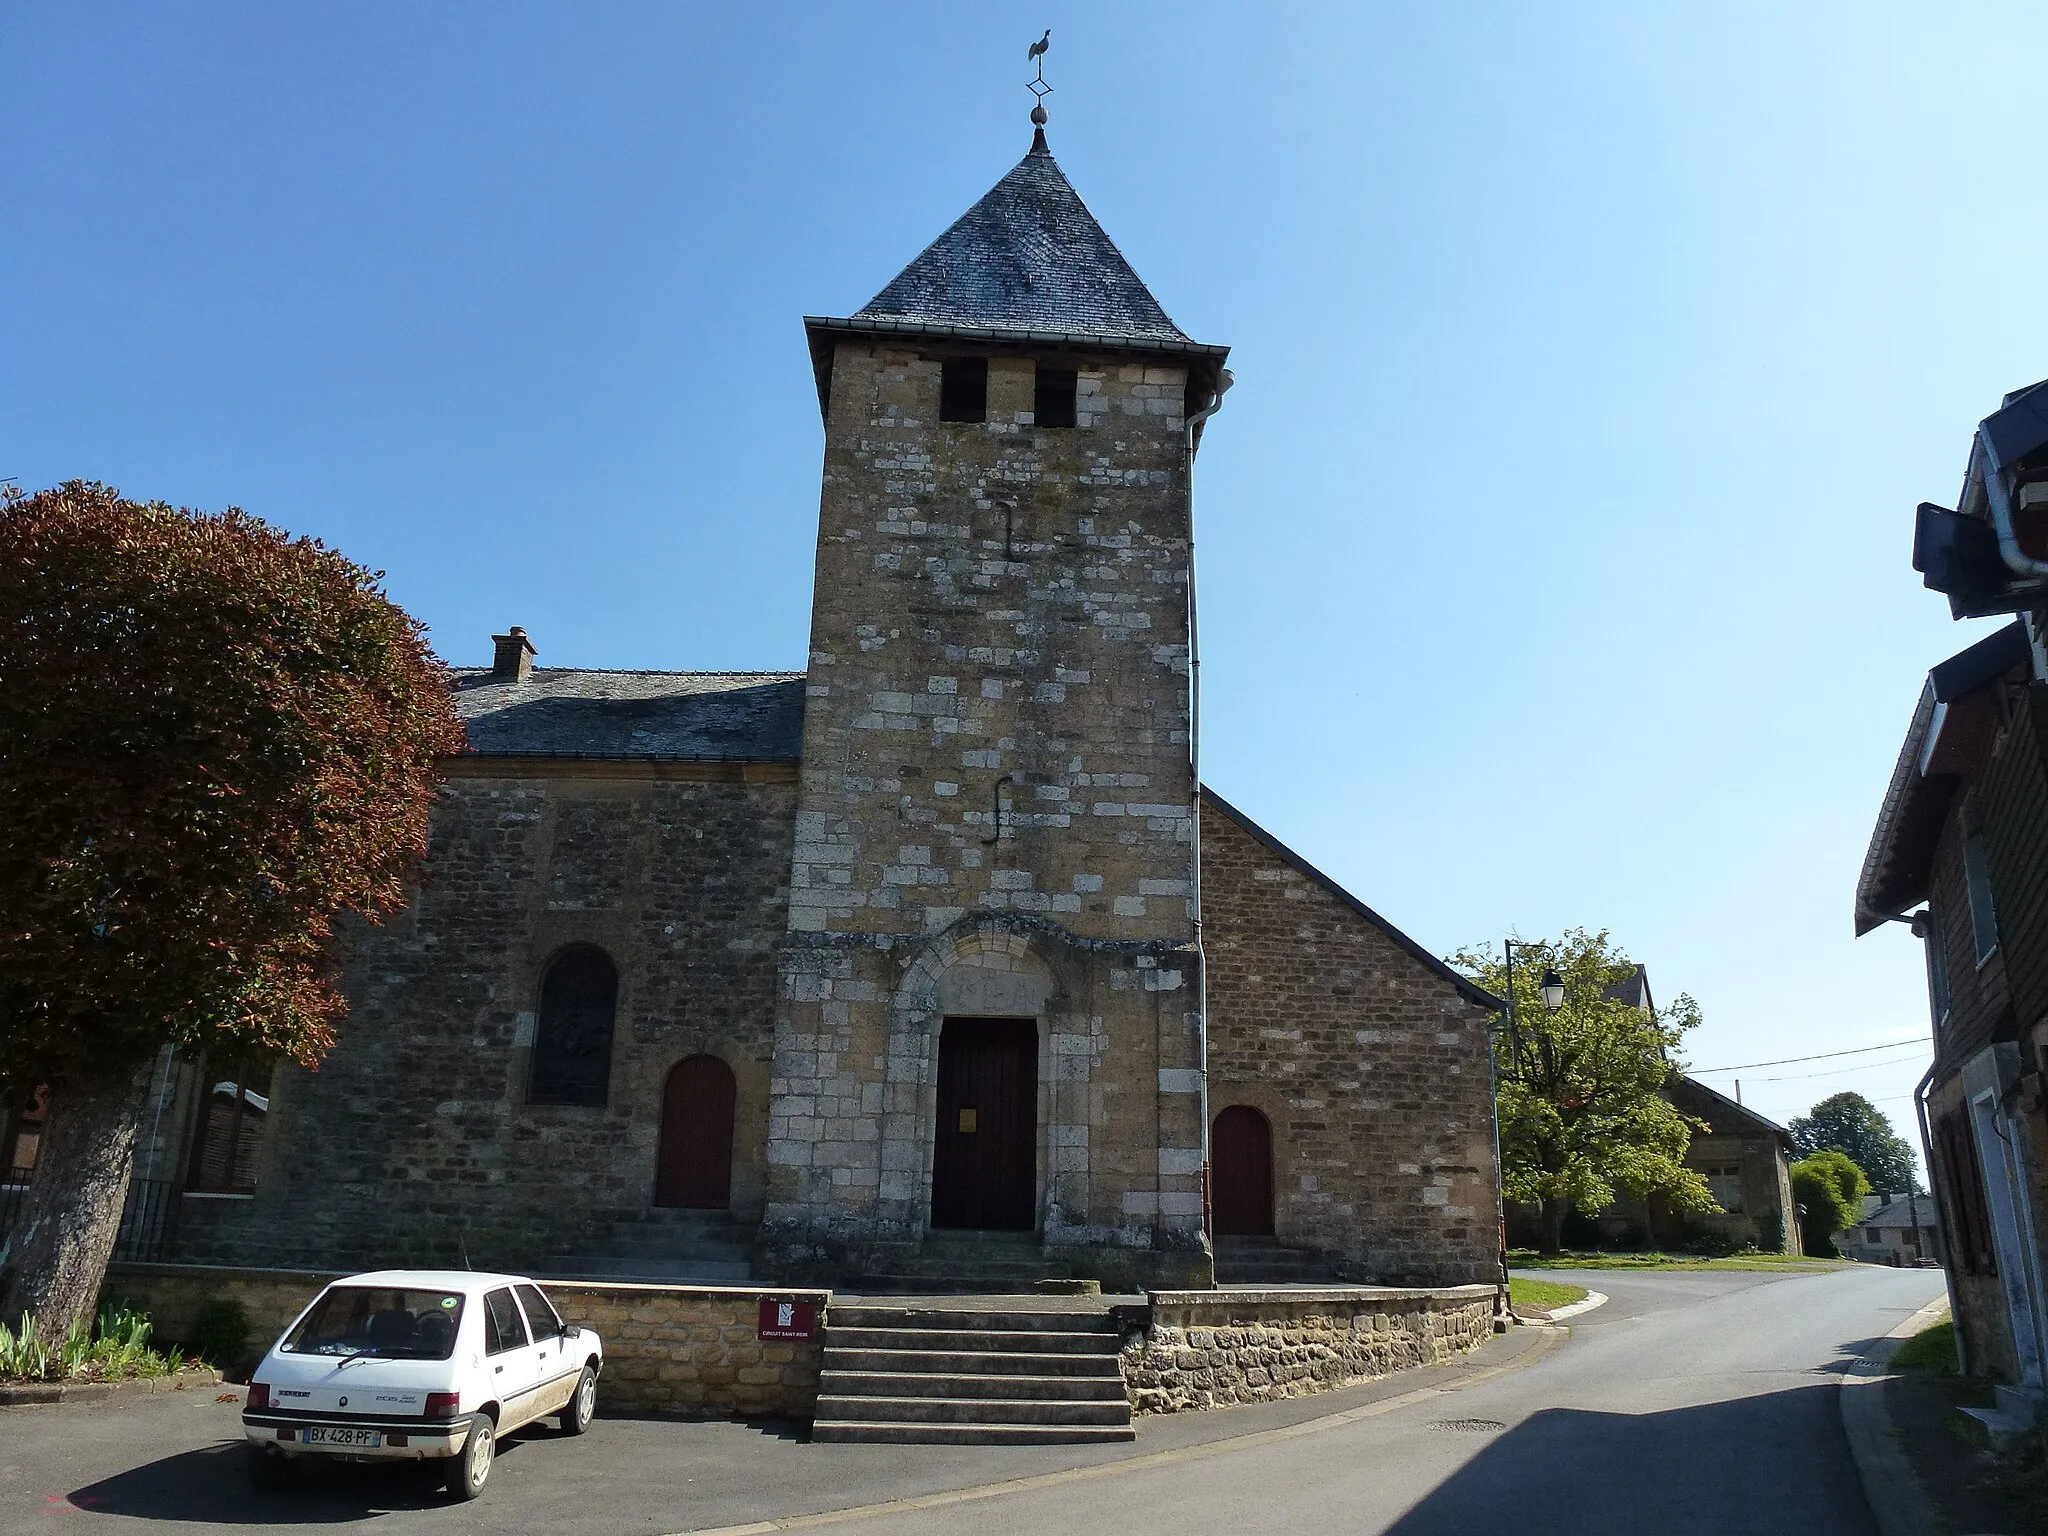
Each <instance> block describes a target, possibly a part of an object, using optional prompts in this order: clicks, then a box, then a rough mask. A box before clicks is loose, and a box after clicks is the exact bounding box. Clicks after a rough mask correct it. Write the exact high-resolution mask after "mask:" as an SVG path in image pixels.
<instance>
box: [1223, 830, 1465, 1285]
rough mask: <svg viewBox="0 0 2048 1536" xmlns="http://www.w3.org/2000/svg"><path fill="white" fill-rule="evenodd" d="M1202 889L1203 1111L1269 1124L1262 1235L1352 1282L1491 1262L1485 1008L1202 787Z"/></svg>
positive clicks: (1453, 1273) (1442, 1281)
mask: <svg viewBox="0 0 2048 1536" xmlns="http://www.w3.org/2000/svg"><path fill="white" fill-rule="evenodd" d="M1202 889H1203V928H1204V948H1205V950H1206V953H1207V955H1208V962H1209V1014H1210V1024H1209V1113H1210V1114H1211V1115H1212V1116H1213V1115H1216V1114H1218V1113H1220V1112H1221V1111H1222V1110H1224V1109H1225V1108H1227V1107H1229V1106H1230V1105H1233V1104H1245V1105H1249V1106H1250V1107H1251V1108H1254V1109H1257V1110H1259V1111H1260V1112H1261V1113H1263V1114H1264V1115H1265V1116H1266V1118H1267V1120H1268V1121H1269V1122H1270V1123H1271V1125H1272V1128H1273V1165H1274V1166H1273V1183H1274V1220H1275V1231H1276V1235H1277V1236H1278V1237H1279V1238H1280V1239H1281V1240H1282V1241H1283V1242H1290V1243H1294V1244H1298V1245H1301V1246H1305V1247H1312V1248H1317V1249H1320V1250H1323V1251H1324V1252H1326V1253H1328V1254H1329V1255H1331V1256H1332V1258H1333V1259H1334V1260H1335V1261H1336V1262H1337V1265H1338V1270H1339V1273H1340V1274H1342V1275H1343V1276H1344V1277H1345V1278H1346V1279H1350V1280H1360V1281H1375V1282H1382V1283H1388V1284H1421V1285H1456V1284H1462V1283H1465V1282H1468V1281H1474V1280H1479V1279H1483V1278H1486V1277H1487V1276H1489V1275H1490V1274H1491V1273H1492V1270H1493V1265H1494V1262H1495V1241H1496V1240H1495V1210H1496V1205H1495V1184H1494V1162H1493V1103H1492V1092H1491V1078H1490V1075H1489V1070H1488V1061H1487V1038H1486V1019H1487V1015H1486V1012H1485V1011H1484V1009H1483V1008H1481V1007H1480V1006H1479V1005H1478V1004H1476V1003H1474V1002H1472V1001H1470V1000H1468V999H1467V998H1466V997H1465V996H1464V995H1462V994H1461V993H1460V992H1459V990H1458V988H1457V987H1456V986H1455V985H1454V984H1453V983H1452V982H1451V981H1450V980H1448V979H1447V978H1446V977H1445V976H1444V975H1443V974H1442V973H1441V971H1440V970H1439V969H1436V968H1433V967H1432V966H1430V965H1429V964H1428V963H1426V962H1425V961H1423V960H1422V959H1420V958H1418V957H1417V956H1416V955H1415V954H1413V953H1411V952H1410V951H1409V950H1407V949H1405V948H1403V947H1402V945H1401V944H1400V943H1399V942H1398V941H1397V940H1396V939H1395V938H1394V937H1393V936H1392V932H1391V930H1390V929H1389V928H1388V927H1387V926H1386V925H1385V924H1383V923H1382V922H1380V921H1379V920H1378V919H1376V918H1374V917H1372V916H1370V915H1369V914H1367V913H1365V912H1361V910H1360V909H1359V907H1358V905H1357V904H1356V903H1355V902H1353V901H1352V900H1350V899H1349V898H1348V897H1346V896H1345V895H1344V893H1343V892H1342V891H1341V890H1340V889H1338V888H1337V887H1335V886H1333V885H1332V884H1330V883H1329V882H1328V881H1327V880H1325V879H1323V878H1322V877H1321V876H1319V875H1317V874H1316V873H1315V872H1314V871H1313V870H1311V869H1309V868H1308V867H1307V866H1305V865H1304V864H1302V863H1301V862H1300V861H1299V860H1298V859H1296V858H1295V857H1293V856H1292V855H1290V854H1288V853H1287V852H1286V851H1285V850H1284V849H1281V848H1280V847H1279V845H1277V844H1275V843H1273V842H1272V841H1271V840H1270V839H1268V838H1266V837H1265V836H1264V835H1263V834H1261V833H1259V832H1257V831H1256V830H1255V829H1253V828H1252V827H1251V826H1250V825H1249V824H1248V823H1247V822H1246V821H1244V820H1243V819H1242V818H1241V817H1240V815H1239V813H1237V812H1236V811H1234V810H1232V809H1231V808H1230V807H1228V806H1226V805H1225V804H1223V802H1222V801H1221V800H1220V799H1218V798H1217V797H1215V796H1213V795H1211V796H1209V797H1207V799H1206V801H1205V811H1204V815H1203V817H1202Z"/></svg>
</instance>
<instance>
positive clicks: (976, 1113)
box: [960, 1109, 981, 1136]
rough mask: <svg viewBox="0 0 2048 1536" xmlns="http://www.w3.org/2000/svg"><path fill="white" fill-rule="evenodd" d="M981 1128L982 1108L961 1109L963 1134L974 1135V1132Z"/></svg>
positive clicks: (961, 1132)
mask: <svg viewBox="0 0 2048 1536" xmlns="http://www.w3.org/2000/svg"><path fill="white" fill-rule="evenodd" d="M980 1129H981V1111H980V1110H978V1109H963V1110H961V1111H960V1134H961V1135H962V1136H971V1135H973V1134H974V1133H975V1132H976V1131H978V1130H980Z"/></svg>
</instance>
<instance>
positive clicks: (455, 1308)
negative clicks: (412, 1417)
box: [279, 1285, 462, 1360]
mask: <svg viewBox="0 0 2048 1536" xmlns="http://www.w3.org/2000/svg"><path fill="white" fill-rule="evenodd" d="M461 1325H462V1297H461V1296H460V1295H459V1294H457V1293H455V1292H452V1291H410V1290H398V1289H393V1288H390V1287H386V1286H367V1285H335V1286H330V1287H328V1289H327V1293H326V1294H325V1295H323V1296H322V1297H321V1298H320V1299H319V1300H318V1301H317V1302H315V1303H314V1304H313V1310H312V1311H310V1312H308V1313H307V1314H306V1316H305V1320H304V1321H302V1322H301V1323H300V1324H299V1326H298V1327H296V1328H294V1329H293V1330H292V1332H291V1337H290V1338H288V1339H286V1340H285V1341H284V1343H283V1344H282V1345H280V1346H279V1348H280V1349H282V1350H283V1351H285V1352H286V1353H288V1354H299V1355H375V1356H377V1357H378V1358H379V1359H384V1360H446V1359H447V1358H448V1357H449V1356H450V1355H452V1354H453V1353H454V1352H455V1334H456V1331H457V1329H459V1328H460V1327H461Z"/></svg>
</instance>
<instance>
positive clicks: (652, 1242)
mask: <svg viewBox="0 0 2048 1536" xmlns="http://www.w3.org/2000/svg"><path fill="white" fill-rule="evenodd" d="M547 1262H548V1265H549V1267H550V1271H551V1272H552V1273H553V1274H555V1275H557V1276H559V1277H561V1278H564V1279H577V1280H628V1281H649V1282H654V1283H658V1284H669V1285H676V1284H682V1285H744V1284H746V1283H747V1282H748V1281H750V1280H752V1279H753V1278H754V1262H753V1247H752V1244H751V1243H750V1241H749V1240H748V1237H747V1234H746V1233H745V1232H744V1231H743V1230H742V1229H741V1228H740V1227H738V1226H737V1225H736V1224H735V1223H734V1221H733V1219H732V1216H731V1214H730V1213H729V1212H726V1211H699V1210H687V1209H681V1208H670V1207H662V1206H655V1207H651V1208H650V1209H648V1210H646V1211H644V1212H641V1213H640V1214H638V1215H637V1216H632V1217H628V1218H626V1219H624V1220H620V1221H614V1222H613V1223H612V1228H611V1232H610V1234H609V1235H608V1236H606V1237H602V1238H595V1239H592V1240H591V1241H590V1242H587V1243H585V1244H583V1245H582V1247H581V1248H580V1249H579V1250H578V1251H577V1252H574V1253H564V1254H556V1255H554V1256H553V1257H552V1258H550V1259H549V1260H548V1261H547Z"/></svg>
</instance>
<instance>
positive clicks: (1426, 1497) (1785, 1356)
mask: <svg viewBox="0 0 2048 1536" xmlns="http://www.w3.org/2000/svg"><path fill="white" fill-rule="evenodd" d="M1560 1278H1577V1279H1578V1281H1579V1283H1582V1284H1589V1285H1592V1286H1594V1287H1595V1288H1597V1289H1599V1290H1602V1291H1605V1292H1607V1293H1608V1294H1609V1295H1610V1296H1611V1297H1612V1298H1613V1299H1612V1300H1611V1301H1610V1302H1609V1303H1608V1305H1607V1306H1605V1307H1602V1308H1600V1309H1598V1310H1596V1311H1594V1312H1590V1313H1587V1314H1585V1315H1584V1316H1582V1317H1581V1318H1579V1319H1577V1320H1576V1325H1575V1327H1574V1331H1573V1336H1572V1337H1571V1338H1570V1339H1569V1340H1568V1341H1565V1342H1562V1343H1561V1344H1558V1346H1557V1347H1555V1348H1547V1346H1550V1345H1551V1344H1553V1343H1554V1342H1555V1337H1554V1336H1553V1335H1549V1334H1548V1333H1547V1331H1544V1330H1536V1329H1523V1330H1518V1331H1517V1332H1516V1333H1515V1334H1513V1335H1510V1336H1509V1337H1508V1338H1506V1339H1501V1340H1496V1341H1495V1342H1494V1343H1493V1344H1491V1345H1489V1346H1487V1348H1486V1349H1485V1350H1484V1351H1482V1353H1481V1355H1480V1357H1479V1358H1478V1359H1476V1360H1474V1361H1472V1362H1469V1363H1465V1364H1461V1365H1459V1366H1456V1367H1446V1368H1440V1369H1437V1370H1433V1371H1427V1372H1414V1373H1410V1374H1408V1375H1404V1376H1401V1377H1397V1378H1394V1379H1392V1380H1390V1381H1387V1382H1382V1383H1375V1384H1372V1385H1369V1386H1367V1387H1362V1388H1354V1389H1350V1390H1348V1391H1345V1392H1339V1393H1331V1394H1328V1395H1326V1396H1323V1397H1317V1398H1310V1399H1303V1400H1299V1401H1296V1402H1292V1403H1281V1404H1271V1405H1266V1406H1263V1407H1259V1408H1252V1409H1240V1410H1234V1411H1231V1412H1226V1413H1211V1414H1186V1415H1176V1416H1172V1417H1169V1418H1165V1419H1153V1420H1145V1421H1141V1429H1140V1437H1139V1440H1138V1442H1137V1443H1136V1444H1135V1445H1132V1446H1118V1447H1068V1448H1041V1449H1026V1450H1012V1449H1003V1448H970V1447H959V1448H955V1447H896V1446H836V1445H835V1446H812V1445H809V1444H807V1443H805V1442H804V1441H803V1439H802V1437H801V1434H800V1432H799V1431H797V1430H796V1429H795V1428H793V1427H791V1426H785V1425H741V1424H723V1423H721V1424H677V1423H671V1422H664V1421H659V1420H649V1419H600V1420H599V1421H598V1423H597V1424H596V1425H595V1426H594V1427H593V1428H592V1430H591V1432H590V1434H589V1435H587V1436H586V1437H584V1438H582V1439H580V1440H569V1439H564V1438H561V1437H559V1436H557V1435H555V1434H553V1433H552V1432H551V1431H549V1430H547V1429H545V1428H540V1429H535V1430H531V1431H528V1432H526V1433H525V1434H522V1435H519V1436H515V1437H513V1438H512V1439H511V1440H510V1441H508V1442H507V1443H506V1444H505V1445H504V1447H502V1449H501V1452H500V1457H499V1461H498V1465H497V1467H496V1468H495V1469H494V1471H493V1473H492V1477H491V1485H490V1487H489V1488H488V1489H486V1490H485V1493H484V1496H483V1498H482V1499H481V1500H479V1501H478V1502H477V1503H474V1504H467V1505H457V1504H452V1503H450V1502H448V1501H447V1499H446V1497H445V1496H444V1495H442V1494H440V1493H439V1492H438V1491H436V1490H435V1489H433V1488H432V1487H430V1486H429V1484H428V1482H427V1480H426V1479H425V1478H422V1477H420V1476H418V1475H416V1474H412V1473H409V1472H407V1471H405V1470H403V1469H396V1470H394V1469H383V1468H378V1469H367V1470H364V1469H354V1468H337V1469H333V1470H332V1471H328V1472H323V1473H322V1474H320V1475H318V1476H315V1477H312V1478H309V1479H306V1480H304V1481H302V1483H301V1484H300V1486H298V1487H296V1488H294V1489H292V1490H290V1491H288V1492H285V1493H282V1494H267V1493H265V1494H259V1493H257V1492H255V1491H253V1490H251V1489H249V1488H248V1487H247V1486H246V1484H245V1483H244V1481H243V1479H242V1476H241V1468H240V1463H239V1459H238V1454H237V1453H238V1452H239V1449H240V1447H239V1444H238V1442H239V1438H240V1427H239V1422H238V1420H237V1418H236V1415H237V1414H238V1412H239V1404H238V1403H223V1402H216V1401H214V1397H215V1395H216V1394H213V1393H179V1394H175V1395H173V1394H162V1395H158V1396H153V1397H149V1398H143V1399H129V1400H124V1401H121V1402H118V1403H115V1404H109V1405H103V1406H94V1405H75V1406H73V1405H65V1406H60V1407H55V1408H14V1409H0V1532H4V1533H12V1532H17V1531H21V1532H28V1531H35V1532H42V1531H75V1532H81V1533H99V1532H107V1533H115V1532H140V1531H154V1530H165V1531H199V1530H209V1529H222V1528H229V1529H234V1530H237V1531H269V1530H275V1531H284V1530H304V1529H305V1528H306V1527H308V1526H326V1527H342V1528H347V1527H351V1526H357V1527H360V1526H367V1525H371V1524H375V1525H377V1526H378V1527H379V1528H380V1530H382V1531H388V1532H391V1533H393V1536H410V1533H412V1532H414V1531H419V1532H429V1531H431V1532H436V1533H438V1532H527V1531H550V1532H563V1533H567V1536H581V1533H585V1532H588V1533H593V1536H595V1533H600V1532H602V1533H605V1536H613V1533H619V1536H643V1533H644V1536H660V1533H667V1532H678V1531H689V1530H706V1529H716V1528H720V1527H729V1526H739V1525H746V1524H749V1523H752V1522H757V1521H762V1520H769V1519H782V1518H788V1517H791V1516H799V1517H801V1516H805V1515H815V1514H820V1513H824V1514H826V1523H825V1524H824V1526H823V1528H824V1529H827V1530H831V1531H834V1532H845V1533H846V1536H875V1533H880V1532H885V1531H886V1532H889V1533H892V1536H894V1533H906V1536H915V1533H925V1532H930V1533H938V1532H941V1531H943V1532H946V1533H947V1536H957V1532H958V1531H959V1529H960V1528H961V1526H962V1525H963V1524H972V1525H976V1526H981V1527H994V1528H997V1529H1000V1530H1002V1531H1003V1532H1005V1533H1010V1532H1017V1533H1032V1532H1045V1533H1048V1536H1051V1533H1053V1532H1058V1533H1060V1536H1070V1533H1072V1532H1076V1531H1083V1532H1086V1531H1096V1530H1114V1531H1116V1532H1118V1533H1119V1536H1148V1533H1154V1532H1157V1533H1161V1536H1165V1533H1171V1536H1188V1533H1189V1532H1201V1531H1217V1532H1229V1533H1231V1536H1249V1533H1254V1532H1257V1533H1266V1532H1272V1533H1294V1532H1300V1533H1304V1536H1305V1533H1310V1532H1313V1533H1316V1536H1322V1533H1326V1532H1341V1533H1350V1532H1359V1533H1366V1532H1387V1533H1393V1536H1425V1533H1427V1536H1439V1533H1441V1536H1452V1533H1456V1536H1468V1533H1472V1532H1481V1531H1503V1532H1512V1533H1514V1536H1542V1533H1552V1532H1557V1533H1564V1532H1570V1533H1573V1536H1602V1533H1607V1532H1614V1533H1622V1532H1626V1533H1628V1536H1640V1533H1641V1532H1643V1531H1645V1530H1655V1531H1658V1532H1660V1533H1665V1532H1669V1533H1691V1532H1713V1533H1715V1536H1724V1533H1742V1536H1763V1533H1773V1532H1786V1533H1793V1532H1796V1533H1799V1536H1833V1533H1856V1536H1864V1533H1874V1531H1875V1527H1874V1525H1873V1524H1872V1523H1871V1519H1870V1515H1869V1512H1868V1511H1867V1509H1866V1508H1865V1507H1864V1503H1863V1496H1862V1492H1861V1489H1860V1486H1859V1485H1858V1483H1857V1480H1856V1475H1855V1470H1854V1467H1853V1464H1852V1463H1851V1461H1850V1458H1849V1453H1848V1448H1847V1445H1846V1443H1845V1442H1844V1440H1843V1436H1842V1430H1841V1420H1840V1415H1839V1411H1838V1408H1837V1402H1836V1372H1837V1371H1838V1370H1839V1368H1840V1367H1841V1366H1842V1364H1843V1363H1844V1362H1845V1361H1846V1360H1847V1359H1849V1358H1850V1357H1852V1356H1854V1355H1856V1354H1858V1353H1861V1352H1862V1350H1863V1349H1864V1348H1865V1347H1866V1346H1867V1345H1868V1344H1869V1343H1870V1342H1871V1341H1873V1340H1875V1339H1876V1338H1879V1337H1881V1336H1882V1335H1883V1334H1885V1333H1886V1332H1887V1331H1888V1330H1889V1329H1890V1328H1891V1327H1892V1326H1894V1325H1895V1324H1896V1323H1897V1322H1899V1321H1900V1320H1901V1319H1903V1318H1904V1317H1905V1316H1907V1315H1908V1314H1909V1313H1911V1312H1913V1311H1915V1310H1917V1309H1918V1308H1919V1307H1920V1306H1922V1305H1923V1304H1925V1303H1926V1302H1928V1301H1930V1300H1932V1299H1934V1298H1935V1297H1936V1296H1937V1295H1939V1294H1940V1290H1941V1277H1940V1276H1939V1275H1938V1274H1935V1273H1934V1272H1932V1271H1899V1270H1883V1269H1876V1268H1868V1267H1858V1268H1855V1269H1849V1270H1843V1271H1839V1272H1835V1273H1829V1274H1811V1273H1809V1274H1801V1275H1792V1276H1782V1275H1775V1274H1760V1273H1740V1272H1726V1271H1700V1272H1681V1273H1667V1274H1649V1275H1634V1274H1628V1273H1625V1272H1607V1273H1601V1274H1591V1275H1584V1276H1578V1277H1570V1276H1561V1277H1560ZM1539 1354H1540V1356H1541V1358H1537V1359H1535V1363H1533V1364H1530V1363H1528V1362H1529V1360H1530V1359H1531V1358H1533V1357H1534V1356H1536V1355H1539ZM236 1395H237V1396H239V1394H236ZM1017 1479H1024V1480H1026V1481H1025V1483H1024V1485H1023V1486H1016V1487H1012V1488H1011V1489H1010V1490H1008V1491H1002V1492H996V1491H993V1490H992V1489H990V1487H989V1485H991V1484H997V1483H1001V1482H1004V1481H1008V1480H1017ZM906 1498H910V1499H917V1500H919V1501H920V1502H919V1503H916V1504H913V1505H909V1506H905V1505H901V1504H899V1505H897V1506H895V1507H890V1508H881V1509H874V1508H872V1506H876V1505H881V1504H885V1503H886V1502H887V1501H891V1500H902V1499H906ZM864 1506H865V1507H869V1511H870V1512H867V1513H862V1512H861V1509H862V1507H864ZM832 1511H842V1512H844V1513H842V1514H838V1515H836V1516H835V1515H832V1514H829V1513H827V1512H832ZM806 1523H807V1524H808V1523H810V1522H808V1521H807V1522H806ZM757 1529H758V1527H757Z"/></svg>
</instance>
